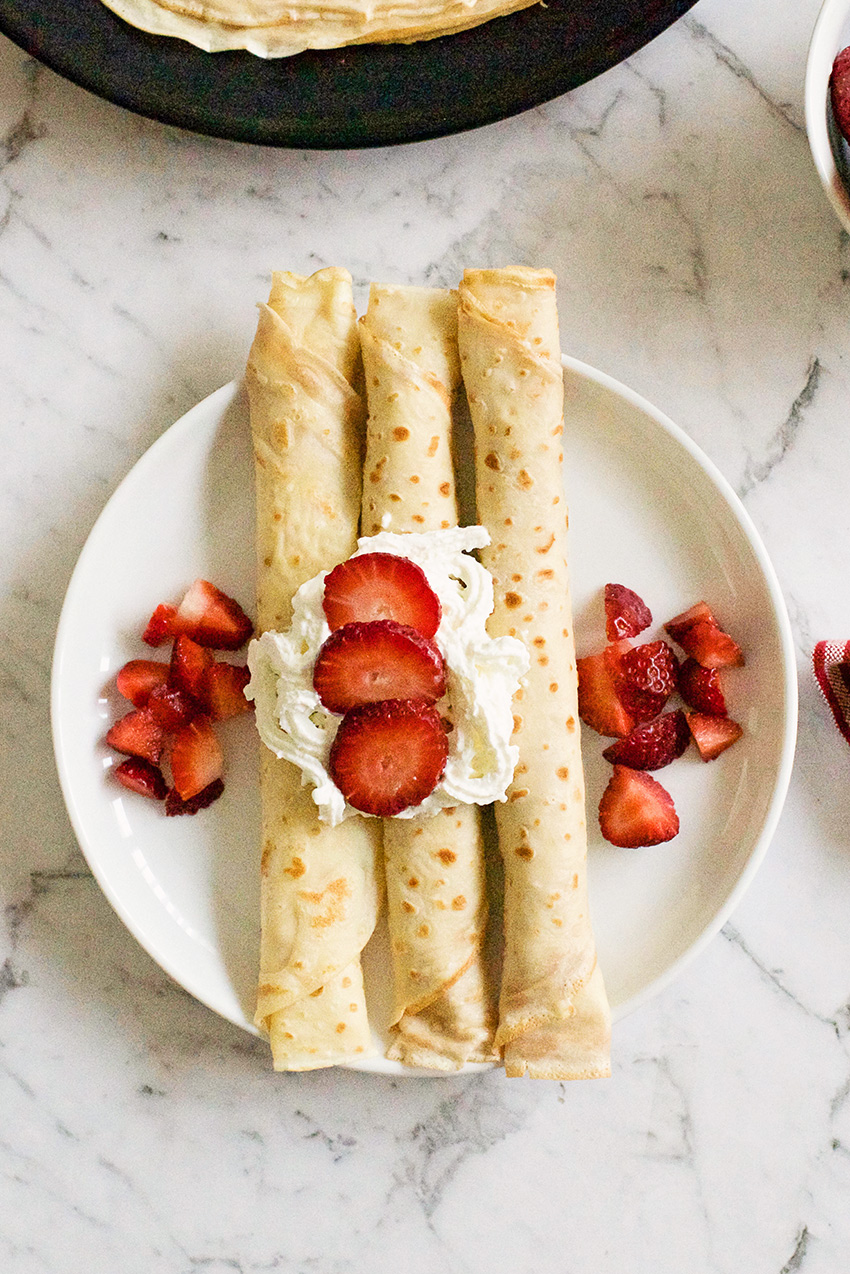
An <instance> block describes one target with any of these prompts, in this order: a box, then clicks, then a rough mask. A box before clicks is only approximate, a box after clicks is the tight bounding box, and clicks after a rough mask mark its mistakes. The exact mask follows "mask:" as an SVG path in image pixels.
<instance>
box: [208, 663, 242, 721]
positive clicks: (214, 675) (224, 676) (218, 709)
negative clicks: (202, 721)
mask: <svg viewBox="0 0 850 1274" xmlns="http://www.w3.org/2000/svg"><path fill="white" fill-rule="evenodd" d="M250 678H251V674H250V672H249V671H248V669H247V668H241V667H238V666H237V665H236V664H226V663H214V664H213V666H212V667H211V668H210V669H209V670H208V672H207V680H206V694H207V706H208V708H209V713H210V716H211V717H212V719H213V721H225V720H226V719H227V718H228V717H238V716H239V714H240V713H242V712H250V711H251V708H252V707H253V705H252V704H251V703H250V702H249V701H248V700H247V699H246V698H245V695H244V690H245V687H246V686H247V684H248V682H249V680H250Z"/></svg>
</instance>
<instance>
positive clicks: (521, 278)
mask: <svg viewBox="0 0 850 1274" xmlns="http://www.w3.org/2000/svg"><path fill="white" fill-rule="evenodd" d="M458 322H459V328H458V342H459V347H460V354H461V368H462V372H463V380H464V384H465V386H466V391H467V397H468V400H469V407H470V414H471V416H472V421H473V426H474V430H475V452H476V495H477V500H478V518H479V521H480V522H482V523H483V524H484V525H485V526H486V527H487V529H488V530H489V531H490V534H491V537H492V543H491V545H490V546H489V547H488V548H486V549H483V550H482V551H481V558H482V561H483V563H484V565H485V566H486V567H487V568H488V569H489V570H490V571H491V573H492V575H493V578H494V584H495V593H496V604H495V610H494V612H493V615H492V616H491V619H490V622H489V624H488V631H489V632H490V634H491V635H492V636H501V635H503V634H506V633H507V634H510V635H511V636H517V637H519V638H520V639H521V640H522V641H524V642H525V644H526V646H527V648H528V650H529V652H530V654H531V668H530V670H529V672H528V674H527V676H526V678H525V682H524V685H523V687H522V688H521V689H520V690H519V691H518V693H517V694H516V696H515V700H514V703H515V709H514V711H515V718H514V735H513V740H512V741H513V742H514V743H515V744H517V745H518V747H519V761H518V763H517V766H516V769H515V772H514V778H513V782H512V784H511V786H510V788H509V789H508V798H507V802H506V803H504V804H498V805H497V806H496V821H497V825H498V830H499V845H500V850H501V854H502V858H503V861H504V866H505V956H504V968H503V974H502V987H501V995H500V1002H499V1026H498V1030H497V1034H496V1043H497V1044H498V1045H499V1046H500V1047H501V1048H502V1049H503V1050H504V1059H505V1070H506V1073H507V1074H508V1075H512V1076H519V1075H523V1074H526V1073H527V1074H529V1075H531V1076H533V1077H536V1078H544V1079H579V1078H592V1077H597V1076H602V1075H607V1074H609V1073H610V1063H609V1036H610V1026H609V1011H608V1004H607V999H606V996H605V989H604V985H603V981H602V975H601V973H600V972H599V969H598V967H597V964H596V949H595V943H594V938H593V931H592V928H591V921H590V912H589V905H588V897H587V873H586V856H587V833H586V824H585V812H584V780H583V771H582V762H581V747H580V731H579V719H578V705H577V678H576V662H575V645H574V639H573V625H572V613H571V604H570V593H569V576H568V568H567V511H566V506H565V498H564V490H563V483H562V476H561V464H562V460H563V456H562V454H561V445H562V443H561V436H562V434H563V416H562V412H563V374H562V370H561V362H560V346H559V339H558V319H557V309H556V304H555V278H554V275H553V274H552V273H551V272H550V271H547V270H530V269H526V268H524V267H519V266H518V267H510V268H506V269H503V270H467V271H465V273H464V277H463V282H462V283H461V286H460V289H459V316H458Z"/></svg>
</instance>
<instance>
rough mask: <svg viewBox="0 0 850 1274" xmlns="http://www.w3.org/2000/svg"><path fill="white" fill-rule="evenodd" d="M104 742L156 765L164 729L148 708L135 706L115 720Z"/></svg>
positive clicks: (162, 741)
mask: <svg viewBox="0 0 850 1274" xmlns="http://www.w3.org/2000/svg"><path fill="white" fill-rule="evenodd" d="M106 742H107V743H108V744H109V746H110V747H111V748H114V749H115V751H116V752H126V753H127V755H128V756H140V757H143V758H144V759H145V760H146V761H150V763H151V765H157V764H158V763H159V759H160V757H161V756H162V751H163V748H164V747H165V731H164V730H163V728H162V726H161V725H160V724H159V722H158V721H157V720H156V719H155V718H154V716H153V715H152V713H151V712H150V711H149V709H148V708H136V709H135V711H134V712H128V713H127V715H126V716H123V717H121V718H120V719H119V720H118V721H116V722H115V724H114V725H113V726H112V727H111V728H110V730H109V731H108V733H107V735H106Z"/></svg>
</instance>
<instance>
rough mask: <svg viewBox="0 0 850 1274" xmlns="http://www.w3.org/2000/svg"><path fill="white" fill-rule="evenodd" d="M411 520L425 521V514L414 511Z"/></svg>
mask: <svg viewBox="0 0 850 1274" xmlns="http://www.w3.org/2000/svg"><path fill="white" fill-rule="evenodd" d="M411 521H412V522H424V521H425V519H424V518H423V516H422V514H421V513H414V514H413V517H412V518H411Z"/></svg>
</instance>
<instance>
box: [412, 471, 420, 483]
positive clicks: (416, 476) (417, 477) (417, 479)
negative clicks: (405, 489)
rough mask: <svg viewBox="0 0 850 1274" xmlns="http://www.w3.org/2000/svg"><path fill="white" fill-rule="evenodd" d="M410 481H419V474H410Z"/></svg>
mask: <svg viewBox="0 0 850 1274" xmlns="http://www.w3.org/2000/svg"><path fill="white" fill-rule="evenodd" d="M410 481H411V482H412V483H414V484H415V483H417V482H418V481H419V474H418V473H412V474H411V475H410Z"/></svg>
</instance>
